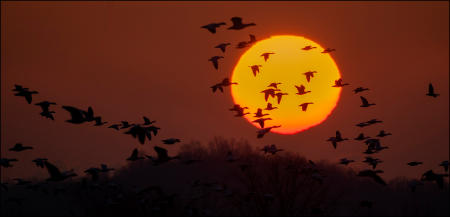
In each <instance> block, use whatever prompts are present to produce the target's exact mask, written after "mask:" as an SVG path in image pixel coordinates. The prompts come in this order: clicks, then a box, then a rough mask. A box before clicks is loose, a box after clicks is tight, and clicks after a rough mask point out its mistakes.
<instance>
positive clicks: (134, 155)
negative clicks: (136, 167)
mask: <svg viewBox="0 0 450 217" xmlns="http://www.w3.org/2000/svg"><path fill="white" fill-rule="evenodd" d="M138 154H139V153H138V149H137V148H135V149H134V150H133V152H132V153H131V155H130V157H128V158H127V161H137V160H143V159H144V158H143V157H139V156H138Z"/></svg>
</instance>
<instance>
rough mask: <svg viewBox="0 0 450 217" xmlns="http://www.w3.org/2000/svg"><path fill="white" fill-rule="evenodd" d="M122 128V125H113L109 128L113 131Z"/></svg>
mask: <svg viewBox="0 0 450 217" xmlns="http://www.w3.org/2000/svg"><path fill="white" fill-rule="evenodd" d="M120 126H121V125H120V124H113V125H111V126H109V127H108V128H112V129H115V130H119V127H120Z"/></svg>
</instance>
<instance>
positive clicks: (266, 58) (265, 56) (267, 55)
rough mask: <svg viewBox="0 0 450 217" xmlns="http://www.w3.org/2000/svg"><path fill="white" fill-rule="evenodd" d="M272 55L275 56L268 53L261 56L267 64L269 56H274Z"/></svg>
mask: <svg viewBox="0 0 450 217" xmlns="http://www.w3.org/2000/svg"><path fill="white" fill-rule="evenodd" d="M272 54H275V53H273V52H266V53H263V54H261V56H262V57H264V62H267V60H268V59H269V56H270V55H272Z"/></svg>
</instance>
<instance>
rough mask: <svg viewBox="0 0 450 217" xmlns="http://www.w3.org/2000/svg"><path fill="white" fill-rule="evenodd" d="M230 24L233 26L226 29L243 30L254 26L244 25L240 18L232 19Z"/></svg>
mask: <svg viewBox="0 0 450 217" xmlns="http://www.w3.org/2000/svg"><path fill="white" fill-rule="evenodd" d="M231 22H232V23H233V25H232V26H231V27H228V29H234V30H240V29H244V28H246V27H249V26H255V25H256V24H255V23H245V24H244V23H242V18H241V17H232V18H231Z"/></svg>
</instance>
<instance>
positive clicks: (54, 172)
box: [44, 161, 61, 178]
mask: <svg viewBox="0 0 450 217" xmlns="http://www.w3.org/2000/svg"><path fill="white" fill-rule="evenodd" d="M44 164H45V167H46V168H47V171H48V173H49V175H50V178H56V177H60V176H61V171H59V169H58V168H57V167H56V166H55V165H53V164H51V163H49V162H47V161H44Z"/></svg>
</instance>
